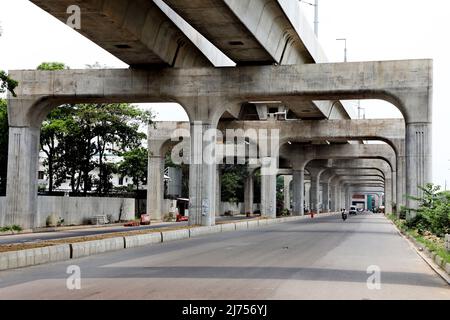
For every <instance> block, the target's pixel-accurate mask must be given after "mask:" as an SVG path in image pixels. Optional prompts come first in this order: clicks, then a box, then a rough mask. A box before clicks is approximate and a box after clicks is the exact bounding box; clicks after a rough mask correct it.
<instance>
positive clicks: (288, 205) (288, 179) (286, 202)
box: [283, 176, 292, 211]
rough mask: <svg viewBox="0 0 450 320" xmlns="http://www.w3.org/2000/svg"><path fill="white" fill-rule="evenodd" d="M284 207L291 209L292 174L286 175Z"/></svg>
mask: <svg viewBox="0 0 450 320" xmlns="http://www.w3.org/2000/svg"><path fill="white" fill-rule="evenodd" d="M283 178H284V209H286V210H289V211H291V182H292V176H284V177H283Z"/></svg>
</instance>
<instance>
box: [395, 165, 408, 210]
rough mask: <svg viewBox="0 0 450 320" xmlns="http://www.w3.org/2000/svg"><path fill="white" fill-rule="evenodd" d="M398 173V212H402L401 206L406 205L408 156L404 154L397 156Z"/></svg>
mask: <svg viewBox="0 0 450 320" xmlns="http://www.w3.org/2000/svg"><path fill="white" fill-rule="evenodd" d="M396 174H397V177H396V194H397V195H396V200H397V213H400V208H401V207H402V206H406V158H405V157H404V156H397V172H396Z"/></svg>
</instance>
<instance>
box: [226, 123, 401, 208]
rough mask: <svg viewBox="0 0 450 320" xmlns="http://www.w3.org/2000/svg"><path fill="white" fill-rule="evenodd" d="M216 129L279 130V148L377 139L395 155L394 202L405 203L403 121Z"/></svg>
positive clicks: (230, 125)
mask: <svg viewBox="0 0 450 320" xmlns="http://www.w3.org/2000/svg"><path fill="white" fill-rule="evenodd" d="M219 128H220V129H222V130H226V129H242V130H243V132H244V133H245V132H249V131H250V130H258V129H267V130H270V129H278V130H280V131H279V135H280V145H284V144H286V143H288V142H289V143H295V142H300V143H346V142H347V141H349V140H369V141H370V140H379V141H383V142H386V143H387V144H389V145H390V146H391V147H392V148H393V149H394V151H395V154H396V166H397V170H396V177H394V178H393V182H394V183H395V185H396V187H395V188H394V190H396V197H395V198H396V199H398V201H399V204H400V205H404V204H405V200H406V197H405V190H406V176H405V170H406V168H405V151H406V150H405V122H404V120H401V119H398V120H397V119H371V120H347V119H342V120H320V121H305V120H288V121H232V122H225V123H224V124H219Z"/></svg>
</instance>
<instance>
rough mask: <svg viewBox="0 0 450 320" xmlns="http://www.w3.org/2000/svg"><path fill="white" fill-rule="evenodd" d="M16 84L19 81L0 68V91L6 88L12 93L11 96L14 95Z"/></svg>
mask: <svg viewBox="0 0 450 320" xmlns="http://www.w3.org/2000/svg"><path fill="white" fill-rule="evenodd" d="M18 85H19V83H18V82H17V81H16V80H14V79H11V78H10V77H9V76H8V74H7V73H6V72H5V71H3V70H0V93H3V92H5V90H8V91H9V92H10V93H11V94H12V95H13V97H15V96H16V93H15V92H14V89H15V88H16V87H17V86H18Z"/></svg>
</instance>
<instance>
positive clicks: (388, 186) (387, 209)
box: [384, 178, 392, 214]
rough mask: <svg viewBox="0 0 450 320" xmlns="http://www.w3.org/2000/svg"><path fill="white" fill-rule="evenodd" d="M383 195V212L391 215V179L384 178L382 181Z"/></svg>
mask: <svg viewBox="0 0 450 320" xmlns="http://www.w3.org/2000/svg"><path fill="white" fill-rule="evenodd" d="M384 194H385V199H386V200H385V202H386V206H385V212H386V214H391V213H392V179H390V178H386V179H385V180H384Z"/></svg>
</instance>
